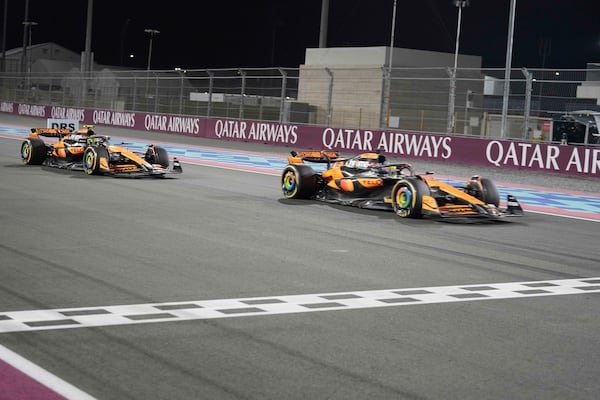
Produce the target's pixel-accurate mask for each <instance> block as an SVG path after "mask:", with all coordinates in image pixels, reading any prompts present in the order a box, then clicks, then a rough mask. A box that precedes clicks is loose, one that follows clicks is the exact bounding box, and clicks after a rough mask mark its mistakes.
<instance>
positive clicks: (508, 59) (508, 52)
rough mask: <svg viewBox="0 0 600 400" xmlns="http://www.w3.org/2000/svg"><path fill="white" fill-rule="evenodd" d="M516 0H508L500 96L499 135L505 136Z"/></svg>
mask: <svg viewBox="0 0 600 400" xmlns="http://www.w3.org/2000/svg"><path fill="white" fill-rule="evenodd" d="M516 8H517V0H510V15H509V18H508V39H507V40H506V65H505V67H504V95H503V96H502V121H501V123H500V137H501V138H504V137H506V123H507V121H508V97H509V95H510V69H511V65H512V47H513V37H514V33H515V9H516Z"/></svg>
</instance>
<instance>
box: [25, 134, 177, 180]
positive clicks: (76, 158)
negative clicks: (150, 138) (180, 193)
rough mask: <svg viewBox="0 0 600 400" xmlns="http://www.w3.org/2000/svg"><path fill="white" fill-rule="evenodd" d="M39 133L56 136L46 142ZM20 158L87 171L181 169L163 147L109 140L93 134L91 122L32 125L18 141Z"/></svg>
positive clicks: (150, 173) (139, 172) (134, 172)
mask: <svg viewBox="0 0 600 400" xmlns="http://www.w3.org/2000/svg"><path fill="white" fill-rule="evenodd" d="M41 137H51V138H57V141H55V142H54V143H46V142H45V141H44V140H43V139H42V138H41ZM21 159H22V160H23V163H24V164H26V165H45V166H49V167H55V168H65V169H71V170H81V171H85V173H86V174H88V175H103V174H107V175H113V176H130V177H139V176H153V177H163V176H165V175H166V174H170V173H181V172H182V168H181V165H180V163H179V161H178V160H177V158H173V160H172V162H171V160H170V159H169V155H168V153H167V151H166V150H165V149H164V148H163V147H160V146H155V145H153V144H151V145H149V146H147V147H146V149H145V151H144V152H136V151H133V150H129V149H127V148H126V147H123V146H118V145H114V144H111V143H110V137H108V136H102V135H96V134H95V132H94V131H93V127H92V126H91V125H85V126H84V127H83V128H82V129H79V130H77V131H75V132H72V131H70V130H68V129H53V128H32V129H31V133H30V134H29V137H28V138H27V139H25V140H24V141H23V143H22V144H21Z"/></svg>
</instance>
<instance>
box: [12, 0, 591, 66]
mask: <svg viewBox="0 0 600 400" xmlns="http://www.w3.org/2000/svg"><path fill="white" fill-rule="evenodd" d="M4 1H8V13H7V19H8V23H7V35H6V36H7V37H6V49H12V48H15V47H21V46H22V45H23V26H22V21H24V11H25V0H3V1H1V2H0V4H2V6H4ZM397 4H398V8H397V17H396V30H395V39H394V44H395V47H405V48H413V49H421V50H433V51H443V52H449V53H454V48H455V40H456V25H457V16H458V12H457V8H456V7H455V6H454V5H453V2H452V0H414V1H409V0H398V2H397ZM509 5H510V1H509V0H471V1H470V6H469V7H468V8H465V9H464V10H463V13H462V24H461V37H460V53H461V54H470V55H478V56H481V57H483V66H484V67H490V68H504V65H505V60H506V42H507V37H508V22H509ZM392 8H393V0H330V9H329V30H328V34H327V39H328V40H327V46H328V47H340V46H344V47H345V46H389V44H390V39H391V22H392ZM2 10H3V7H2V8H1V9H0V12H1V11H2ZM86 15H87V0H53V1H49V0H29V20H30V21H34V22H37V23H38V25H37V26H35V27H33V28H32V29H33V33H32V43H33V44H37V43H43V42H55V43H57V44H59V45H61V46H64V47H66V48H68V49H70V50H73V51H76V52H81V51H83V50H84V48H85V32H86ZM320 18H321V0H219V1H209V0H204V1H171V2H167V1H157V2H150V1H147V0H144V1H138V0H120V1H116V0H95V1H94V20H93V34H92V50H93V51H94V53H95V59H96V62H98V63H101V64H106V65H123V66H130V67H137V68H142V69H143V68H146V63H147V58H148V44H149V38H148V34H147V33H145V32H144V29H146V28H152V29H157V30H160V31H161V33H160V34H159V35H157V36H155V38H154V41H153V49H152V68H153V69H173V68H175V67H181V68H186V69H202V68H238V67H245V68H250V67H270V66H277V67H291V68H297V67H298V66H299V65H300V64H302V63H303V62H304V52H305V49H306V48H307V47H318V45H319V29H320ZM3 20H4V19H2V20H0V21H3ZM599 21H600V1H598V0H569V1H562V0H517V8H516V19H515V34H514V46H513V63H512V66H513V68H520V67H523V66H526V67H529V68H540V67H542V66H544V67H546V68H585V66H586V63H587V62H600V23H599ZM3 30H4V29H3V28H2V30H0V34H1V33H2V31H3ZM129 54H134V58H132V59H131V58H129V57H128V56H129Z"/></svg>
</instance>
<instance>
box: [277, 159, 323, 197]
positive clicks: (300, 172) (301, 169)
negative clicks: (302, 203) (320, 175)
mask: <svg viewBox="0 0 600 400" xmlns="http://www.w3.org/2000/svg"><path fill="white" fill-rule="evenodd" d="M281 190H282V192H283V196H284V197H285V198H286V199H309V198H311V197H312V196H313V195H314V194H315V192H316V191H317V175H316V174H315V171H314V170H313V169H312V168H311V167H309V166H308V165H297V164H290V165H287V166H286V167H285V168H284V169H283V172H282V173H281Z"/></svg>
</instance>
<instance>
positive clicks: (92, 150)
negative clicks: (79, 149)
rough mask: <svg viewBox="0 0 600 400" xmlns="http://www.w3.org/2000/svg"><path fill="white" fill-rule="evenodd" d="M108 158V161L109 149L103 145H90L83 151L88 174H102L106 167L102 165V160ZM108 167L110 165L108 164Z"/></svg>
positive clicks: (85, 169) (84, 164) (84, 165)
mask: <svg viewBox="0 0 600 400" xmlns="http://www.w3.org/2000/svg"><path fill="white" fill-rule="evenodd" d="M102 159H104V160H106V163H108V150H106V148H104V147H102V146H90V147H88V148H87V149H85V153H83V170H84V171H85V173H86V174H88V175H102V174H103V173H104V169H103V168H102V165H101V162H102V161H101V160H102ZM106 167H108V165H106Z"/></svg>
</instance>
